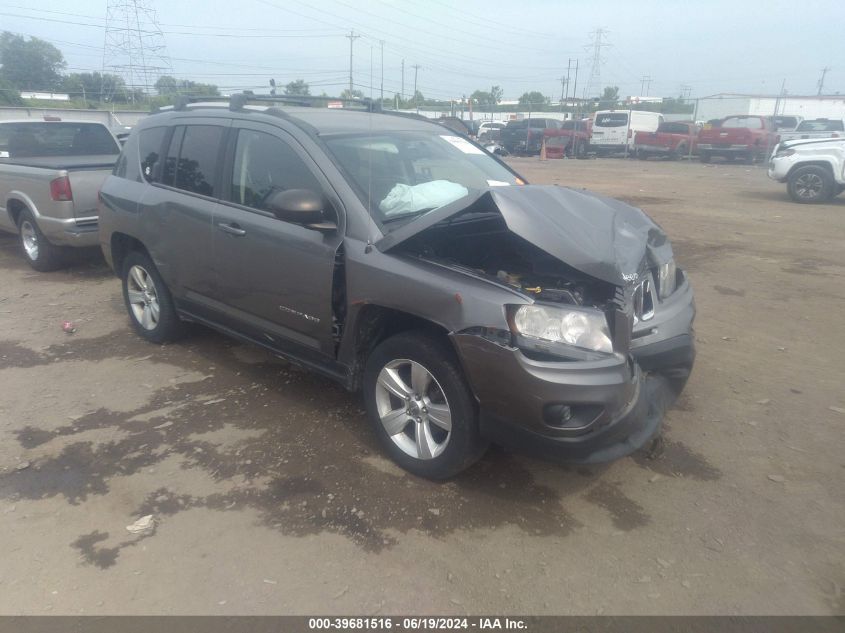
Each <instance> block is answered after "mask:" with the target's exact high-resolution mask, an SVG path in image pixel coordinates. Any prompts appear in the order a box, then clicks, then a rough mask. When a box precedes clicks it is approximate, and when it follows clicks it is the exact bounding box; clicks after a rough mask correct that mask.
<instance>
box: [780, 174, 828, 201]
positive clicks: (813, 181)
mask: <svg viewBox="0 0 845 633" xmlns="http://www.w3.org/2000/svg"><path fill="white" fill-rule="evenodd" d="M834 185H835V182H834V180H833V175H832V174H831V173H830V172H829V171H828V170H827V169H825V168H824V167H820V166H818V165H808V166H806V167H799V168H797V169H795V170H794V171H793V172H792V173H791V174H790V175H789V178H788V179H787V181H786V190H787V192H788V193H789V197H790V198H792V199H793V200H794V201H795V202H800V203H801V204H822V203H824V202H829V201H830V199H831V198H833V195H834V191H835V189H834Z"/></svg>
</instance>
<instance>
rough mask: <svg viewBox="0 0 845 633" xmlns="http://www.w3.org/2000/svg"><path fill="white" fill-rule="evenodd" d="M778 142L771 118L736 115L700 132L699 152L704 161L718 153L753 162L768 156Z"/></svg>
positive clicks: (706, 161) (707, 161)
mask: <svg viewBox="0 0 845 633" xmlns="http://www.w3.org/2000/svg"><path fill="white" fill-rule="evenodd" d="M777 142H778V135H777V132H776V130H775V125H774V122H773V121H772V118H771V117H767V116H754V115H745V114H742V115H735V116H729V117H726V118H724V119H722V120H721V121H719V122H718V123H717V124H716V125H712V126H711V127H709V128H708V127H707V126H706V125H705V126H704V129H703V130H701V132H700V133H699V135H698V155H699V157H700V158H701V162H702V163H709V162H710V159H711V158H713V157H714V156H721V157H722V158H724V159H725V160H733V159H735V158H740V159H742V160H744V161H745V162H746V163H753V162H754V161H755V160H760V159H764V158H765V157H766V156H767V154H768V152H770V151H771V150H772V148H773V147H774V146H775V145H777Z"/></svg>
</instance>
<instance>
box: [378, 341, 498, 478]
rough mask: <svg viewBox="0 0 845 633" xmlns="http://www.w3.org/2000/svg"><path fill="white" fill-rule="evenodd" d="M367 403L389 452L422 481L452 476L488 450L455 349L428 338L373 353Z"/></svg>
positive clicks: (393, 343) (382, 347) (380, 347)
mask: <svg viewBox="0 0 845 633" xmlns="http://www.w3.org/2000/svg"><path fill="white" fill-rule="evenodd" d="M364 400H365V403H366V407H367V414H368V417H369V418H370V422H371V424H372V426H373V429H374V431H375V433H376V435H377V436H378V437H379V439H380V440H381V443H382V444H383V445H384V447H385V450H386V451H387V452H388V454H389V455H390V457H391V458H392V459H393V461H395V462H396V463H397V464H398V465H399V466H401V467H402V468H404V469H405V470H407V471H408V472H411V473H413V474H414V475H417V476H419V477H425V478H427V479H447V478H449V477H453V476H454V475H456V474H458V473H459V472H461V471H462V470H464V469H466V468H467V467H469V466H470V465H471V464H472V463H473V462H475V461H476V460H477V459H479V458H480V457H481V456H482V455H483V454H484V451H485V450H486V448H487V442H486V441H485V440H483V439H482V438H481V436H480V434H479V431H478V412H477V406H476V402H475V398H474V397H473V394H472V391H471V390H470V389H469V386H468V385H467V383H466V380H465V379H464V376H463V373H462V372H461V369H460V365H459V363H458V360H457V358H455V354H454V352H453V350H452V349H451V348H450V347H449V345H448V344H447V343H446V342H444V341H441V340H438V339H437V338H435V337H433V336H431V335H429V334H426V333H423V332H403V333H401V334H397V335H395V336H392V337H391V338H388V339H387V340H385V341H383V342H382V343H381V344H379V345H378V346H377V347H376V348H375V349H374V350H373V351H372V353H371V354H370V356H369V358H368V359H367V364H366V368H365V370H364Z"/></svg>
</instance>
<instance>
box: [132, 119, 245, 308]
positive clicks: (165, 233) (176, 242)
mask: <svg viewBox="0 0 845 633" xmlns="http://www.w3.org/2000/svg"><path fill="white" fill-rule="evenodd" d="M229 124H230V121H229V120H226V119H220V118H209V119H202V118H197V119H191V120H186V122H185V124H184V125H177V126H175V127H172V128H170V130H169V133H168V137H167V139H166V140H165V147H166V150H165V157H164V162H163V165H162V168H161V170H160V175H157V176H156V178H157V180H156V181H155V182H154V186H152V187H148V188H147V189H146V191H145V193H144V196H143V198H142V200H141V214H140V219H141V224H142V228H141V233H142V235H143V236H144V238H143V239H144V243H145V244H146V245H147V248H148V249H149V250H150V252H151V254H152V255H153V258H154V260H155V262H156V266H157V267H158V268H159V271H160V272H161V274H162V276H163V277H164V279H165V281H166V282H167V284H168V286H169V287H170V289H171V290H172V291H173V292H174V294H175V295H176V299H177V300H178V301H181V302H182V303H183V304H186V306H187V307H189V309H192V308H194V309H195V308H197V307H198V306H208V304H209V300H210V297H211V295H212V290H213V283H214V275H213V273H212V265H211V263H212V240H211V232H212V218H213V217H214V211H215V209H216V207H217V206H218V202H217V197H218V196H219V195H220V190H221V186H220V177H221V168H222V158H223V151H224V148H225V143H224V141H225V138H226V135H227V131H228V126H229ZM143 161H144V157H142V169H146V167H144V162H143Z"/></svg>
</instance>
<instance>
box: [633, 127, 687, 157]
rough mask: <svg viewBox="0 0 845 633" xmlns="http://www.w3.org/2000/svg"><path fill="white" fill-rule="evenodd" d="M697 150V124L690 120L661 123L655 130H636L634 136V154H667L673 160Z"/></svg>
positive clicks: (640, 155) (642, 155)
mask: <svg viewBox="0 0 845 633" xmlns="http://www.w3.org/2000/svg"><path fill="white" fill-rule="evenodd" d="M697 150H698V126H697V125H696V124H695V123H693V122H692V121H690V122H686V121H684V122H677V121H673V122H671V123H667V122H664V123H661V124H660V125H659V126H658V127H657V131H656V132H637V133H636V135H635V136H634V155H635V156H636V157H637V158H639V159H642V160H644V159H646V158H648V157H649V156H668V157H669V158H672V159H673V160H677V159H679V158H683V157H684V156H688V155H689V154H695V153H696V151H697Z"/></svg>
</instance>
